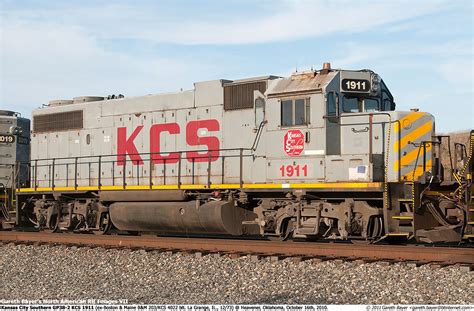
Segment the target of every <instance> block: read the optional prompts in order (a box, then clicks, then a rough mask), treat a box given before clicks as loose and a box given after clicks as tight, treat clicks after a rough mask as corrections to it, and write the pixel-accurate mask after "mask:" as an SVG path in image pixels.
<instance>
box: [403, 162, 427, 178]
mask: <svg viewBox="0 0 474 311" xmlns="http://www.w3.org/2000/svg"><path fill="white" fill-rule="evenodd" d="M430 169H431V159H429V160H428V161H426V171H429V170H430ZM413 172H415V177H413ZM423 173H424V171H423V165H421V166H418V167H417V168H416V169H414V170H412V171H410V172H409V173H408V174H405V175H404V176H403V177H405V179H404V180H409V181H415V180H417V179H418V177H420V176H421V175H423Z"/></svg>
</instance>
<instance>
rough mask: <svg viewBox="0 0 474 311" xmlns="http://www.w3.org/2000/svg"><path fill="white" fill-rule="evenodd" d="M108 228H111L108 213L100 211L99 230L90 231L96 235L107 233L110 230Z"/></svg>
mask: <svg viewBox="0 0 474 311" xmlns="http://www.w3.org/2000/svg"><path fill="white" fill-rule="evenodd" d="M110 228H112V221H111V220H110V215H109V213H102V214H101V215H100V221H99V230H94V231H92V232H94V234H96V235H102V234H107V233H108V232H109V231H110Z"/></svg>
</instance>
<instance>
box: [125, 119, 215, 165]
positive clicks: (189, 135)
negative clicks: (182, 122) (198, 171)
mask: <svg viewBox="0 0 474 311" xmlns="http://www.w3.org/2000/svg"><path fill="white" fill-rule="evenodd" d="M142 129H143V125H140V126H137V128H135V130H134V131H133V133H132V134H131V135H130V136H129V137H128V138H127V128H126V127H119V128H118V129H117V154H118V155H117V165H124V163H125V158H126V156H127V154H128V156H129V157H130V160H132V163H133V164H134V165H143V159H142V158H141V156H140V155H139V153H138V150H137V147H136V146H135V144H134V142H133V141H134V140H135V138H136V137H137V136H138V134H139V133H140V131H141V130H142ZM201 129H206V130H207V131H208V132H215V131H219V130H220V125H219V121H217V120H215V119H210V120H197V121H190V122H188V124H187V125H186V143H187V144H188V145H189V146H206V147H207V148H206V150H205V151H187V152H186V159H188V161H189V162H192V161H193V160H194V162H207V161H209V159H210V160H211V161H217V159H218V158H219V149H220V142H219V138H217V137H216V136H205V137H201V136H199V130H201ZM180 130H181V129H180V127H179V124H178V123H165V124H154V125H152V126H151V128H150V153H151V160H152V161H153V163H154V164H161V163H165V161H166V163H169V164H173V163H177V162H178V161H179V153H178V152H171V153H168V154H167V155H164V154H160V152H161V150H160V141H161V137H162V135H177V134H180ZM203 149H204V148H203Z"/></svg>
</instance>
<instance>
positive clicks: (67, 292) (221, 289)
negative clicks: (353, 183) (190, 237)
mask: <svg viewBox="0 0 474 311" xmlns="http://www.w3.org/2000/svg"><path fill="white" fill-rule="evenodd" d="M473 291H474V273H473V272H466V271H465V269H462V268H461V267H460V266H448V267H444V268H432V267H430V266H428V265H424V266H420V267H410V266H407V265H405V264H401V263H396V264H392V265H383V264H380V263H368V264H360V263H356V262H343V263H341V262H338V261H323V262H317V261H314V260H305V261H302V262H300V263H295V262H294V261H292V260H291V259H289V258H287V259H284V260H280V261H276V262H274V261H272V260H269V259H268V258H263V259H260V260H254V258H251V257H250V256H244V257H240V258H236V259H232V258H230V257H228V256H220V257H216V256H214V255H212V254H211V255H203V256H202V257H201V258H197V257H196V256H194V255H189V254H181V253H175V254H171V253H161V252H155V251H153V252H146V251H143V250H141V251H130V250H110V249H109V250H106V249H102V248H76V247H65V246H43V245H41V246H34V245H13V244H8V245H2V246H0V299H3V300H15V299H27V300H39V299H43V300H44V299H69V300H81V299H98V300H119V299H126V300H128V303H146V304H149V303H150V304H185V303H186V304H273V303H274V304H277V303H278V304H283V303H284V304H473V303H474V296H473V295H472V293H473Z"/></svg>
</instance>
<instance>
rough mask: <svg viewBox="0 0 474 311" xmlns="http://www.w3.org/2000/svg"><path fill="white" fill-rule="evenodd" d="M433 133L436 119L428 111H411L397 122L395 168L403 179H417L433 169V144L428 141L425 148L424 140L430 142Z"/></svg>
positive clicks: (395, 129) (395, 127) (394, 147)
mask: <svg viewBox="0 0 474 311" xmlns="http://www.w3.org/2000/svg"><path fill="white" fill-rule="evenodd" d="M433 135H434V119H433V116H432V115H431V114H429V113H426V112H418V111H416V112H411V113H409V114H407V115H406V116H404V117H403V118H401V119H400V120H398V122H396V123H395V125H394V136H395V138H396V139H395V141H394V145H393V151H394V153H395V155H396V156H395V158H396V160H394V163H393V170H394V172H395V173H397V172H399V173H400V179H401V180H405V181H416V180H417V179H418V178H419V177H420V176H421V175H423V174H424V173H425V172H426V171H431V168H432V148H433V146H432V144H431V143H426V144H425V147H424V148H423V145H422V142H430V141H431V140H432V137H433ZM423 159H425V162H424V161H423ZM423 164H424V167H423Z"/></svg>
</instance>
